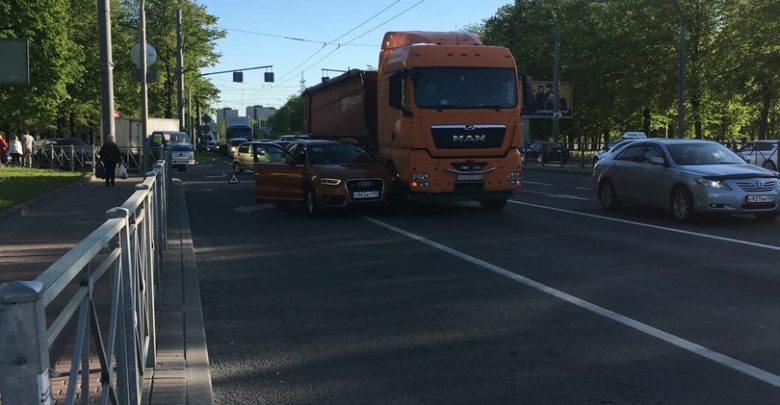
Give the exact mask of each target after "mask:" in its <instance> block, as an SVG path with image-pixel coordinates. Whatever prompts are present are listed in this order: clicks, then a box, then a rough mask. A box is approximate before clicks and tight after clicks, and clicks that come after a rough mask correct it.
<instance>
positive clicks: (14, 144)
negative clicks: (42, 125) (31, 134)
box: [8, 135, 22, 166]
mask: <svg viewBox="0 0 780 405" xmlns="http://www.w3.org/2000/svg"><path fill="white" fill-rule="evenodd" d="M8 154H9V155H11V166H21V164H22V163H21V157H22V143H21V142H19V136H18V135H14V139H12V140H11V144H10V146H9V147H8Z"/></svg>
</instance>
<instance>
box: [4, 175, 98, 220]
mask: <svg viewBox="0 0 780 405" xmlns="http://www.w3.org/2000/svg"><path fill="white" fill-rule="evenodd" d="M83 177H84V173H81V172H69V171H64V170H50V169H26V168H19V167H0V212H2V211H4V210H7V209H9V208H11V207H14V206H16V205H19V204H24V203H27V202H29V201H32V200H33V199H35V198H37V197H39V196H42V195H44V194H46V193H49V192H51V191H54V190H57V189H59V188H62V187H65V186H67V185H68V184H72V183H74V182H77V181H79V180H81V179H82V178H83Z"/></svg>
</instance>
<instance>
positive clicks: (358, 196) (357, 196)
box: [352, 191, 379, 200]
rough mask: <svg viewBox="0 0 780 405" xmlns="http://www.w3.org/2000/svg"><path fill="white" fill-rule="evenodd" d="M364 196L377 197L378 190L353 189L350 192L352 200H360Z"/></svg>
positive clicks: (364, 197)
mask: <svg viewBox="0 0 780 405" xmlns="http://www.w3.org/2000/svg"><path fill="white" fill-rule="evenodd" d="M366 198H379V191H355V192H354V193H352V199H353V200H361V199H366Z"/></svg>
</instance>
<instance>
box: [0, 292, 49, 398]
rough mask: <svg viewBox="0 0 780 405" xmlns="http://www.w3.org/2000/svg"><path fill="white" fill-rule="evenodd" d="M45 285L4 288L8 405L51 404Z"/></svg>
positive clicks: (2, 346)
mask: <svg viewBox="0 0 780 405" xmlns="http://www.w3.org/2000/svg"><path fill="white" fill-rule="evenodd" d="M42 290H43V283H40V282H37V281H13V282H11V283H8V284H6V285H4V286H3V287H2V288H0V398H2V399H1V400H2V402H3V403H5V404H9V405H11V404H13V405H26V404H31V405H32V404H36V405H40V404H44V405H48V404H51V378H50V376H49V343H48V336H47V330H46V311H45V310H46V308H45V305H44V303H43V300H42Z"/></svg>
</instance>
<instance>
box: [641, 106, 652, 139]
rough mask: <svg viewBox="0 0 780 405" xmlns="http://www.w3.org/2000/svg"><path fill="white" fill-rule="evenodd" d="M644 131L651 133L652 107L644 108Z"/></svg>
mask: <svg viewBox="0 0 780 405" xmlns="http://www.w3.org/2000/svg"><path fill="white" fill-rule="evenodd" d="M642 132H644V133H646V134H648V135H649V134H650V107H645V108H644V110H642Z"/></svg>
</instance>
